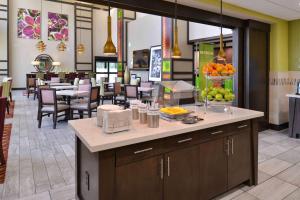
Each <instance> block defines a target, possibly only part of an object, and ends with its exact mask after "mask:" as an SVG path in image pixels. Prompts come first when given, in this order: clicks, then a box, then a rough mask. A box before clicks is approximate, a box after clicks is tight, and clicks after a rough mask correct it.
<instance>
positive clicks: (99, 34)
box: [93, 8, 118, 56]
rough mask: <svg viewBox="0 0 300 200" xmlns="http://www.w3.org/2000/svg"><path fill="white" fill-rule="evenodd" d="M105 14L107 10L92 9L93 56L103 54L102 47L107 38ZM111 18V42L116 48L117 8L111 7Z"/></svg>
mask: <svg viewBox="0 0 300 200" xmlns="http://www.w3.org/2000/svg"><path fill="white" fill-rule="evenodd" d="M107 15H108V12H107V11H105V10H96V9H94V17H93V20H94V22H93V23H94V24H93V28H94V37H93V42H94V43H93V44H94V46H93V48H94V56H104V54H103V48H104V45H105V42H106V39H107ZM111 18H112V39H113V42H114V44H115V46H116V48H118V45H117V9H115V8H113V9H112V10H111Z"/></svg>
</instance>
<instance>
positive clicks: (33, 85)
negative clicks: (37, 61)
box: [26, 74, 36, 98]
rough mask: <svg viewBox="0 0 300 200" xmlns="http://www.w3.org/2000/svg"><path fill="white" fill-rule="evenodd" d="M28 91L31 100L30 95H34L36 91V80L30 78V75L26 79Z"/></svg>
mask: <svg viewBox="0 0 300 200" xmlns="http://www.w3.org/2000/svg"><path fill="white" fill-rule="evenodd" d="M26 91H27V98H29V95H30V94H34V93H35V91H36V78H33V77H30V76H28V74H27V77H26Z"/></svg>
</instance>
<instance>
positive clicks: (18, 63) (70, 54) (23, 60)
mask: <svg viewBox="0 0 300 200" xmlns="http://www.w3.org/2000/svg"><path fill="white" fill-rule="evenodd" d="M18 8H29V9H37V10H40V8H41V5H40V1H38V0H10V24H9V26H10V47H11V48H10V73H11V76H12V77H13V79H14V81H13V87H14V88H24V87H25V85H26V74H27V73H30V72H33V71H35V69H34V67H33V66H32V65H31V61H32V60H34V59H35V57H36V56H37V55H39V54H40V53H39V52H38V50H37V49H36V47H35V45H36V43H37V42H38V40H33V39H21V38H17V12H18ZM48 12H57V13H60V4H59V3H54V2H49V1H44V2H43V11H42V16H43V19H42V28H43V30H42V38H43V41H44V42H45V43H46V45H47V49H46V51H45V52H44V53H46V54H49V55H50V56H51V57H52V58H53V59H54V60H55V61H59V62H61V64H62V67H63V68H64V69H65V70H67V71H74V65H75V64H74V23H73V22H74V6H73V5H68V4H63V14H67V15H68V17H69V41H68V42H67V43H66V44H67V47H68V49H67V51H65V52H59V51H57V45H58V43H59V42H55V41H48V26H47V21H48Z"/></svg>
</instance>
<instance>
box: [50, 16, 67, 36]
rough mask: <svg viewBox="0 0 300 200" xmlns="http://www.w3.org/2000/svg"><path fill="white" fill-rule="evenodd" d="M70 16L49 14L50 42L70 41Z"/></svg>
mask: <svg viewBox="0 0 300 200" xmlns="http://www.w3.org/2000/svg"><path fill="white" fill-rule="evenodd" d="M68 26H69V24H68V15H64V14H58V13H52V12H49V13H48V40H50V41H61V40H64V41H68V39H69V28H68Z"/></svg>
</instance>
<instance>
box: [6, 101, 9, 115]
mask: <svg viewBox="0 0 300 200" xmlns="http://www.w3.org/2000/svg"><path fill="white" fill-rule="evenodd" d="M6 110H7V114H9V101H7V102H6Z"/></svg>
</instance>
